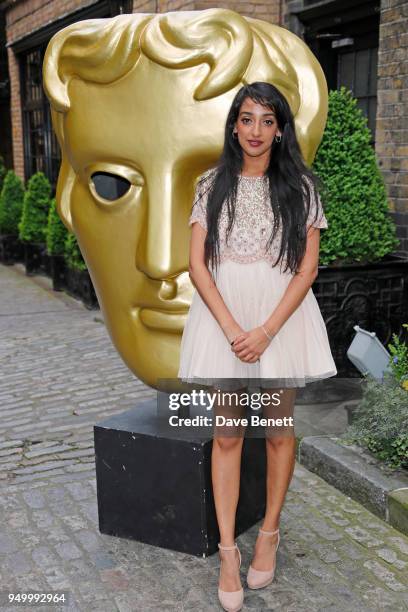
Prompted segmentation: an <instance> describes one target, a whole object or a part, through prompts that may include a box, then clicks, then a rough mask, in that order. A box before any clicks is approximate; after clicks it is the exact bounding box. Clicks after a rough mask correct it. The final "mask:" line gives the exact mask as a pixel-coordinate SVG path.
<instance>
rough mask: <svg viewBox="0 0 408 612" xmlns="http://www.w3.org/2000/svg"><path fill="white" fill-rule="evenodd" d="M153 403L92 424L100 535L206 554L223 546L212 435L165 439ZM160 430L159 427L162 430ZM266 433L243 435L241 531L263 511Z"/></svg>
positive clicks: (238, 522)
mask: <svg viewBox="0 0 408 612" xmlns="http://www.w3.org/2000/svg"><path fill="white" fill-rule="evenodd" d="M156 405H157V402H156V400H151V401H147V402H143V403H141V404H140V405H138V406H137V407H135V408H134V409H132V410H129V411H127V412H124V413H122V414H119V415H116V416H114V417H110V418H108V419H106V420H104V421H102V422H100V423H98V424H96V425H95V426H94V438H95V461H96V480H97V496H98V513H99V529H100V531H101V533H104V534H108V535H114V536H119V537H124V538H129V539H134V540H138V541H140V542H145V543H147V544H152V545H154V546H159V547H162V548H167V549H171V550H177V551H181V552H185V553H190V554H192V555H197V556H208V555H211V554H213V553H214V552H216V551H218V547H217V542H219V531H218V526H217V520H216V514H215V507H214V499H213V493H212V484H211V482H212V481H211V449H212V437H209V438H208V439H203V436H202V431H201V432H200V436H198V435H197V432H198V429H194V428H191V439H186V435H183V436H180V437H179V438H178V437H177V433H175V434H174V435H172V436H168V435H167V436H166V435H164V434H163V433H162V431H163V428H161V427H160V422H159V421H160V418H159V417H158V416H157V412H156ZM161 430H162V431H161ZM189 435H190V434H189ZM265 478H266V453H265V440H264V439H263V438H245V439H244V443H243V451H242V461H241V485H240V499H239V503H238V508H237V515H236V534H235V535H236V536H238V535H239V534H240V533H242V532H243V531H245V530H247V529H248V528H249V527H251V526H252V525H253V524H255V523H256V522H257V521H259V520H260V519H261V518H263V516H264V513H265Z"/></svg>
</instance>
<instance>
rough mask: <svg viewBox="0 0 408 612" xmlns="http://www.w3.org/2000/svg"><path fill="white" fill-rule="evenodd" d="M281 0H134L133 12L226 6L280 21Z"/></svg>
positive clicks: (251, 15)
mask: <svg viewBox="0 0 408 612" xmlns="http://www.w3.org/2000/svg"><path fill="white" fill-rule="evenodd" d="M282 3H283V0H250V1H245V0H235V1H234V0H219V1H217V0H215V1H213V0H157V1H155V0H134V2H133V12H134V13H143V12H146V13H154V12H155V11H156V9H157V12H158V13H166V12H168V11H182V10H184V11H204V10H206V9H209V8H228V9H230V10H232V11H236V12H237V13H239V14H240V15H245V16H246V17H253V18H254V19H263V20H265V21H269V22H270V23H276V24H279V23H280V12H281V10H282V9H280V6H281V4H282Z"/></svg>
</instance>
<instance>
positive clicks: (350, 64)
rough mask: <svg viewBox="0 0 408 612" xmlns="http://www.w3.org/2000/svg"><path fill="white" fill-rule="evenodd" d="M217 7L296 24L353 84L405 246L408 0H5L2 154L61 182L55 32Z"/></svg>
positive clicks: (328, 70)
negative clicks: (48, 65)
mask: <svg viewBox="0 0 408 612" xmlns="http://www.w3.org/2000/svg"><path fill="white" fill-rule="evenodd" d="M212 7H223V8H230V9H232V10H236V11H237V12H239V13H240V14H242V15H245V16H250V17H255V18H258V19H264V20H266V21H269V22H271V23H275V24H277V25H281V26H283V27H286V28H288V29H290V30H291V31H292V32H295V33H296V34H297V35H298V36H301V37H302V38H303V39H304V40H305V41H306V43H307V44H308V45H309V47H310V48H311V49H312V51H313V53H314V54H315V55H316V57H317V58H318V59H319V61H320V63H321V65H322V67H323V70H324V72H325V75H326V79H327V82H328V86H329V89H335V88H339V87H340V86H341V85H345V86H347V87H348V88H349V89H351V90H352V92H353V95H354V96H355V97H356V98H357V99H358V104H359V106H360V108H361V109H362V110H363V112H365V114H366V116H367V119H368V124H369V126H370V129H371V132H372V135H373V140H372V143H373V146H374V147H375V150H376V154H377V158H378V161H379V164H380V167H381V169H382V171H383V175H384V178H385V181H386V184H387V189H388V195H389V202H390V211H391V214H392V215H393V216H394V218H395V221H396V223H397V226H398V236H399V238H400V239H401V249H400V251H398V252H408V0H323V1H322V0H320V1H319V2H315V1H314V0H268V1H266V0H251V1H250V2H243V1H242V0H235V1H233V0H218V1H216V2H213V1H210V0H201V1H199V0H145V1H143V0H98V1H95V0H51V1H50V0H3V1H2V2H0V10H1V13H2V20H0V27H2V29H3V31H2V32H0V37H2V38H3V39H4V40H6V41H7V45H6V49H4V45H3V49H2V57H0V66H2V67H3V68H2V75H1V77H0V112H1V114H2V121H1V124H2V127H1V133H0V135H1V136H2V138H1V144H0V154H2V155H3V156H4V157H5V159H6V162H7V160H10V161H12V164H13V167H14V169H15V171H16V172H17V173H18V174H19V175H20V176H21V177H23V178H24V179H25V180H27V179H28V178H29V176H30V175H31V174H33V172H35V171H37V170H43V171H45V172H46V174H47V176H49V178H50V180H51V181H52V183H53V184H54V185H55V182H56V178H57V173H58V167H59V149H58V144H57V142H56V139H55V136H54V134H53V131H52V128H51V124H50V116H49V109H48V102H47V101H46V99H44V94H43V92H42V86H41V63H42V57H43V53H44V50H45V48H46V45H47V42H48V40H49V39H50V38H51V36H52V35H53V34H54V33H55V32H56V31H58V30H59V29H61V28H62V27H65V26H67V25H69V24H70V23H73V22H75V21H79V20H82V19H92V18H100V17H112V16H114V15H118V14H120V13H130V12H132V11H133V12H142V13H155V12H157V13H163V12H167V11H174V10H203V9H208V8H212ZM6 53H7V55H6ZM2 60H3V63H1V61H2ZM7 65H8V79H9V87H8V98H7V99H6V96H7V87H2V84H7V74H6V73H5V72H6V71H5V69H6V68H7ZM5 92H6V94H5ZM6 102H7V104H6Z"/></svg>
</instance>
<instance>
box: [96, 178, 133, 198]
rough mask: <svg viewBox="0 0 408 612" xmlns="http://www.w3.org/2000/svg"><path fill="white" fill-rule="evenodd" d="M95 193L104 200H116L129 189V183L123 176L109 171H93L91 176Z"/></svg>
mask: <svg viewBox="0 0 408 612" xmlns="http://www.w3.org/2000/svg"><path fill="white" fill-rule="evenodd" d="M91 180H92V182H93V184H94V187H95V191H96V193H97V194H98V195H99V196H100V197H101V198H104V199H105V200H111V201H113V200H118V199H119V198H121V197H122V196H123V195H125V193H127V192H128V191H129V189H130V186H131V183H130V181H128V180H127V179H125V178H123V176H119V175H117V174H111V173H110V172H94V173H93V174H92V176H91Z"/></svg>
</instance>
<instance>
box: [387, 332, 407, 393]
mask: <svg viewBox="0 0 408 612" xmlns="http://www.w3.org/2000/svg"><path fill="white" fill-rule="evenodd" d="M402 327H405V329H408V323H404V324H403V326H402ZM392 340H393V342H391V343H390V344H388V345H387V346H388V350H389V351H390V353H391V359H390V366H391V369H392V372H393V374H394V376H395V378H396V379H397V380H398V381H402V380H406V379H407V378H408V344H407V342H404V341H402V340H400V339H399V338H398V336H397V334H392ZM407 401H408V399H407Z"/></svg>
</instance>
